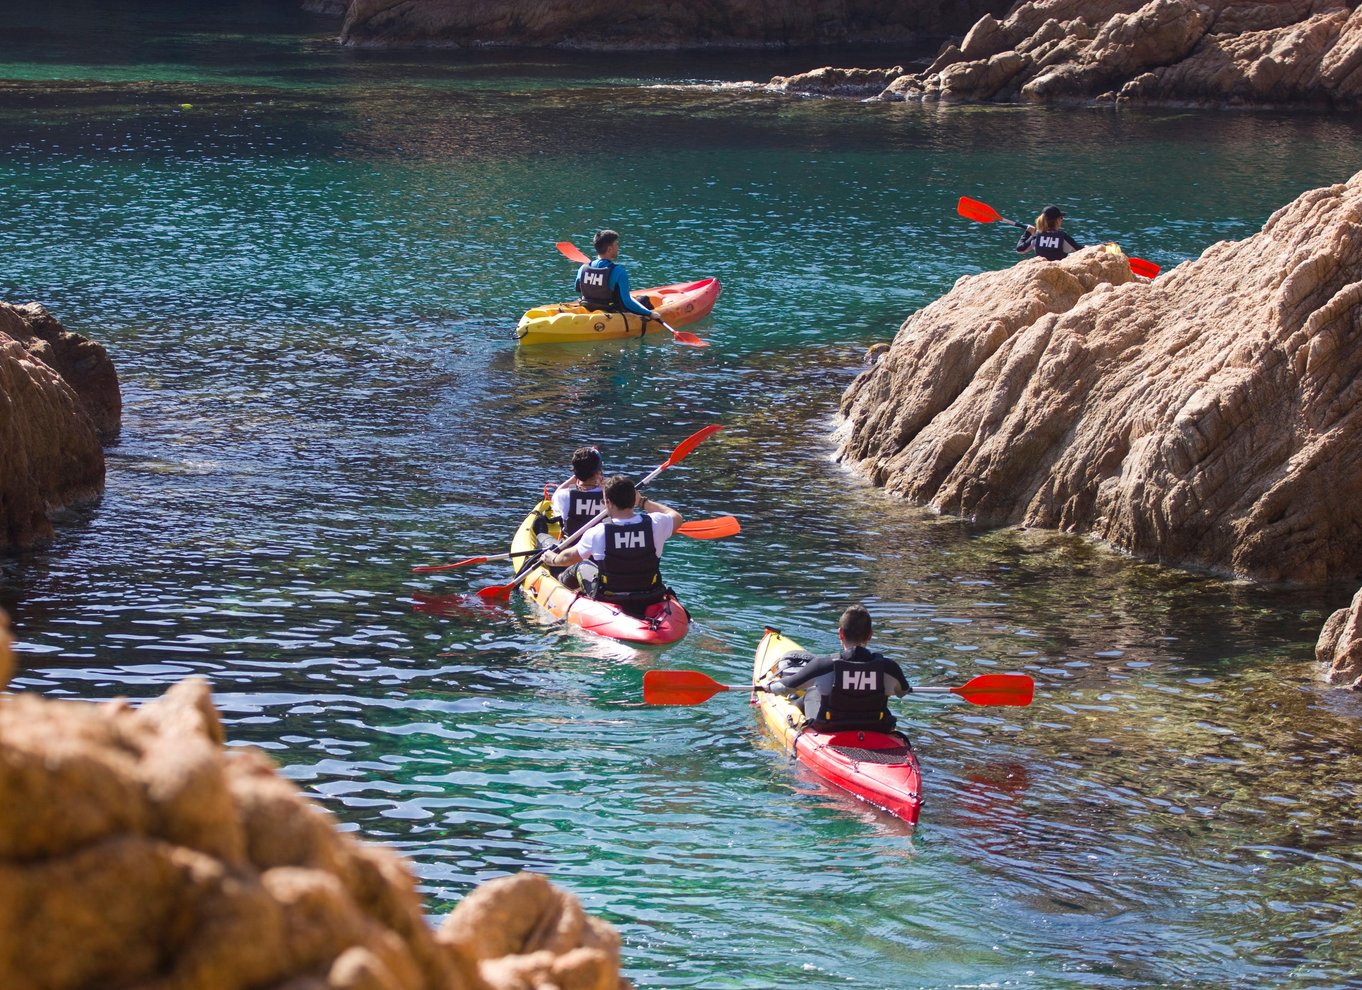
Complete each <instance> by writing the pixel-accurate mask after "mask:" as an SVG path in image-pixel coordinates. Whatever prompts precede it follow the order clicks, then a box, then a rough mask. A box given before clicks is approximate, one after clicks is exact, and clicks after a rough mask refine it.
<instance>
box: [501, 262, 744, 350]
mask: <svg viewBox="0 0 1362 990" xmlns="http://www.w3.org/2000/svg"><path fill="white" fill-rule="evenodd" d="M722 289H723V287H722V286H721V285H720V284H719V280H718V279H717V278H702V279H700V281H698V282H679V283H677V284H676V285H663V286H660V287H658V288H654V289H641V290H639V291H638V292H635V293H632V295H633V297H634V298H635V299H641V298H642V297H643V296H647V297H648V298H649V299H650V300H651V301H652V308H653V309H655V310H657V311H658V312H659V313H660V314H661V315H662V321H663V323H667V324H669V325H670V326H672V327H684V326H686V325H687V324H689V323H694V322H695V321H696V320H702V319H704V318H705V317H706V316H708V315H709V311H710V310H712V309H713V308H714V302H715V300H717V299H718V298H719V293H720V291H722ZM664 329H665V328H664V327H663V326H662V323H658V322H657V321H655V320H645V319H644V318H643V317H641V316H636V315H635V314H633V313H606V312H602V311H600V310H589V309H586V308H584V307H582V306H580V305H578V304H577V303H554V304H553V305H550V306H536V307H535V308H534V309H532V310H530V311H528V312H527V313H526V314H525V315H524V316H522V317H521V318H520V323H519V325H518V326H517V327H516V340H517V341H518V342H520V343H521V344H573V343H580V342H581V341H584V340H611V339H618V338H623V337H642V336H644V335H645V334H650V333H662V332H664Z"/></svg>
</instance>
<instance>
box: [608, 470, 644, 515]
mask: <svg viewBox="0 0 1362 990" xmlns="http://www.w3.org/2000/svg"><path fill="white" fill-rule="evenodd" d="M602 487H603V488H604V490H605V499H606V501H607V502H609V503H610V504H611V505H613V506H614V507H615V508H617V509H632V508H633V507H634V502H635V501H636V500H637V499H638V489H636V488H635V487H634V483H633V482H632V481H630V480H629V479H628V478H626V477H625V476H624V475H622V474H616V475H611V476H610V477H609V478H606V479H605V484H604V485H603V486H602Z"/></svg>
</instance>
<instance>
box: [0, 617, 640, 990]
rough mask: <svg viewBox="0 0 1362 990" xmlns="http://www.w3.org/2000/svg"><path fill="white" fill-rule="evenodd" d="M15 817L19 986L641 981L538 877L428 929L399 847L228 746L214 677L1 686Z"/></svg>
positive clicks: (8, 796)
mask: <svg viewBox="0 0 1362 990" xmlns="http://www.w3.org/2000/svg"><path fill="white" fill-rule="evenodd" d="M9 669H10V656H9V648H8V638H7V635H6V633H5V631H4V624H3V613H0V688H3V685H4V683H5V678H6V676H7V673H8V671H9ZM0 809H3V813H0V986H3V987H4V988H5V990H88V988H91V987H137V988H139V990H620V988H621V987H626V986H627V984H625V983H624V982H623V981H622V980H621V979H620V975H619V939H618V936H617V935H616V934H615V932H614V930H613V929H612V928H610V926H608V925H606V924H605V923H603V922H600V921H598V920H596V919H593V918H590V917H588V916H587V915H586V914H585V913H584V912H583V911H582V908H581V905H580V903H579V902H578V901H577V899H576V898H575V897H573V896H572V895H570V894H568V893H566V892H565V891H562V890H560V889H558V888H556V887H554V886H553V885H552V884H550V883H549V882H548V881H547V880H545V879H544V878H543V877H540V876H536V875H533V874H520V875H518V876H514V877H507V878H504V879H501V880H495V881H492V882H490V883H487V884H484V885H483V886H482V887H479V888H478V889H477V890H475V891H473V892H472V893H471V894H470V895H469V896H468V897H466V898H465V899H464V900H463V901H462V902H461V903H460V904H459V906H458V907H457V908H456V909H455V910H454V912H453V913H452V914H451V915H450V916H449V917H448V918H447V919H446V920H445V922H444V923H443V925H441V927H440V929H439V930H438V932H437V931H432V930H431V929H430V928H429V926H428V925H427V924H426V921H425V918H424V916H423V914H422V904H421V899H420V897H419V896H418V894H417V892H416V889H415V886H414V884H413V881H412V877H411V874H410V872H409V871H408V869H407V867H406V865H405V864H404V863H403V862H402V861H401V860H400V859H398V857H397V856H395V855H393V854H391V853H389V852H387V851H386V850H384V849H382V848H379V847H375V846H369V845H365V844H363V843H360V842H358V841H356V840H355V839H354V838H352V837H351V836H350V835H348V834H345V833H341V832H338V831H337V830H336V827H335V823H334V822H333V821H332V820H331V819H330V818H329V817H328V816H327V815H326V814H325V813H324V812H322V811H320V810H319V809H318V808H317V807H315V806H314V805H312V804H311V803H310V802H309V801H307V800H306V799H305V798H304V797H303V796H302V795H301V794H300V793H299V792H298V790H297V788H296V787H295V786H294V785H293V784H292V783H290V782H289V781H286V780H284V779H283V778H282V777H280V776H279V775H278V774H277V773H275V771H274V769H273V767H272V766H271V765H270V763H269V761H268V760H267V759H266V758H265V757H264V756H263V755H261V754H259V753H257V752H253V751H248V750H243V749H237V748H227V747H225V746H224V736H223V728H222V724H221V722H220V721H219V720H218V717H217V713H216V711H215V710H214V708H213V706H212V704H211V702H210V699H209V695H208V689H207V687H206V685H205V684H204V683H203V682H201V681H186V682H184V683H182V684H180V685H177V686H176V687H174V688H172V689H171V690H170V691H169V692H168V693H167V694H166V695H165V697H163V698H161V699H159V700H157V701H154V702H151V703H149V704H146V705H144V706H142V707H141V708H138V709H133V708H132V707H130V706H129V705H127V704H121V703H112V704H87V703H81V702H71V701H48V700H44V699H41V698H37V697H32V696H26V695H19V696H14V697H0Z"/></svg>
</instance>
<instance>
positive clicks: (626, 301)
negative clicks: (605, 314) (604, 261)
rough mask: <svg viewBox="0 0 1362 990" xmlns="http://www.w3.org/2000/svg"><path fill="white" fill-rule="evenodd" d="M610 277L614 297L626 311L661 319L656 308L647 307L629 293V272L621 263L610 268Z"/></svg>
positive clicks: (651, 318)
mask: <svg viewBox="0 0 1362 990" xmlns="http://www.w3.org/2000/svg"><path fill="white" fill-rule="evenodd" d="M610 278H611V279H612V280H613V281H614V283H615V298H616V299H617V300H618V301H619V304H620V306H622V307H623V308H624V309H625V310H626V311H628V312H630V313H633V314H635V315H636V316H646V317H648V319H650V320H658V319H661V317H660V316H659V315H658V313H657V311H656V310H653V309H649V308H648V307H647V306H645V305H643V303H641V302H639V301H638V300H637V299H635V298H634V297H633V296H631V295H630V294H629V273H628V272H626V271H625V270H624V266H623V265H616V266H615V267H614V268H612V269H610Z"/></svg>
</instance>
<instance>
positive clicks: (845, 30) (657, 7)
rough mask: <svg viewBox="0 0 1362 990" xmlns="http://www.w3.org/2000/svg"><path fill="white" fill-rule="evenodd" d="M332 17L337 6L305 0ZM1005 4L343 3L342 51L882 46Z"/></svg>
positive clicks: (826, 0) (824, 0) (990, 0)
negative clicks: (398, 47)
mask: <svg viewBox="0 0 1362 990" xmlns="http://www.w3.org/2000/svg"><path fill="white" fill-rule="evenodd" d="M309 5H310V7H311V9H314V10H320V11H326V10H329V9H333V8H334V6H335V3H334V0H309ZM1009 6H1010V0H954V2H951V0H694V2H692V3H669V2H661V0H644V2H641V3H631V4H621V3H615V2H608V0H576V2H573V3H566V2H562V0H557V2H546V0H349V2H348V3H347V4H346V9H345V20H344V24H343V26H342V28H341V41H342V42H343V43H344V44H348V45H382V46H392V45H450V46H453V45H488V44H492V45H534V46H542V45H568V46H572V47H578V48H596V49H611V48H697V47H707V46H752V47H761V46H774V45H827V44H845V43H856V42H861V43H867V42H874V43H888V42H895V41H904V40H908V39H912V38H914V37H917V36H920V35H928V36H931V35H935V36H941V35H951V34H958V33H960V32H962V31H964V30H965V29H966V28H967V27H968V26H969V25H970V24H972V23H974V21H975V20H977V19H978V18H979V17H980V16H981V15H983V14H985V13H992V14H1001V13H1003V12H1004V11H1006V10H1007V9H1008V7H1009Z"/></svg>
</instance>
